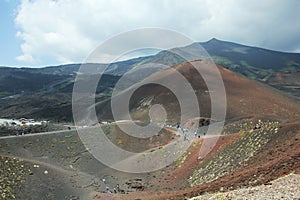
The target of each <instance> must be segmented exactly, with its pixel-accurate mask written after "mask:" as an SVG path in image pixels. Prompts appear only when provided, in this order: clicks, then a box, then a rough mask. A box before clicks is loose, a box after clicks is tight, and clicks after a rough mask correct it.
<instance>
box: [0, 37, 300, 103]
mask: <svg viewBox="0 0 300 200" xmlns="http://www.w3.org/2000/svg"><path fill="white" fill-rule="evenodd" d="M202 47H203V48H204V49H205V50H206V51H207V53H208V55H205V56H204V57H202V55H199V53H202V51H203V49H202ZM181 55H184V56H185V58H182V57H181ZM209 56H210V58H212V59H213V61H214V62H215V63H216V64H219V65H221V66H224V67H226V68H228V69H230V70H232V71H234V72H237V73H240V74H242V75H244V76H246V77H248V78H251V79H254V80H258V81H260V82H264V83H266V84H268V85H270V86H272V87H275V88H277V89H279V90H281V91H283V92H286V93H288V94H290V95H292V96H295V97H298V98H299V97H300V91H299V90H300V82H299V81H298V80H300V54H299V53H285V52H277V51H272V50H267V49H262V48H257V47H250V46H245V45H241V44H236V43H232V42H226V41H221V40H217V39H215V38H214V39H211V40H209V41H207V42H202V43H193V44H191V45H188V46H186V47H178V48H174V49H171V50H163V51H161V52H159V53H158V54H156V55H153V56H146V57H140V58H134V59H130V60H127V61H120V62H116V63H112V64H110V65H108V64H84V65H88V66H89V67H91V68H99V69H101V70H103V69H104V68H106V67H107V69H106V70H105V74H108V75H112V76H122V75H123V74H124V73H126V72H129V71H130V70H137V69H144V70H143V71H142V73H147V75H151V74H152V73H155V72H157V71H159V70H161V69H163V67H161V66H160V65H165V66H166V67H169V66H173V65H175V64H179V63H182V62H185V61H192V60H197V59H203V58H204V59H206V58H208V57H209ZM80 65H81V64H69V65H60V66H51V67H44V68H10V67H0V91H1V92H0V97H5V96H9V95H13V94H19V93H21V92H22V91H24V92H40V91H44V92H45V91H48V92H49V91H51V92H61V90H63V92H72V83H73V81H74V79H75V77H76V75H77V71H78V70H79V67H80ZM66 85H69V86H66ZM66 87H67V88H68V89H62V88H66Z"/></svg>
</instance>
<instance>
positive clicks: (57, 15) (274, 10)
mask: <svg viewBox="0 0 300 200" xmlns="http://www.w3.org/2000/svg"><path fill="white" fill-rule="evenodd" d="M144 27H159V28H165V29H171V30H175V31H178V32H180V33H182V34H185V35H187V36H189V37H191V38H193V39H194V40H196V41H199V42H203V41H207V40H209V39H211V38H218V39H220V40H225V41H232V42H236V43H241V44H245V45H250V46H258V47H262V48H267V49H272V50H277V51H285V52H297V53H300V1H299V0H285V1H282V0H251V1H249V0H189V1H184V0H0V48H1V54H0V66H33V67H39V66H49V65H58V64H66V63H80V62H84V60H85V58H86V57H87V56H88V55H89V54H90V53H91V52H92V51H93V50H94V49H95V48H96V47H97V46H99V45H100V44H101V43H103V42H104V41H106V40H107V39H109V38H112V37H113V36H116V35H118V34H120V33H123V32H126V31H130V30H133V29H138V28H144Z"/></svg>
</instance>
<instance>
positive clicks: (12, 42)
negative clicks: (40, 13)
mask: <svg viewBox="0 0 300 200" xmlns="http://www.w3.org/2000/svg"><path fill="white" fill-rule="evenodd" d="M19 3H20V2H19V1H18V0H15V1H5V0H2V1H0V44H1V46H0V48H1V54H0V65H9V66H13V65H19V64H21V63H18V62H17V61H16V60H15V59H14V58H15V57H17V55H19V54H21V49H20V45H21V43H22V40H21V39H19V38H17V36H16V33H17V29H16V27H15V24H14V17H15V14H16V9H17V6H18V5H19Z"/></svg>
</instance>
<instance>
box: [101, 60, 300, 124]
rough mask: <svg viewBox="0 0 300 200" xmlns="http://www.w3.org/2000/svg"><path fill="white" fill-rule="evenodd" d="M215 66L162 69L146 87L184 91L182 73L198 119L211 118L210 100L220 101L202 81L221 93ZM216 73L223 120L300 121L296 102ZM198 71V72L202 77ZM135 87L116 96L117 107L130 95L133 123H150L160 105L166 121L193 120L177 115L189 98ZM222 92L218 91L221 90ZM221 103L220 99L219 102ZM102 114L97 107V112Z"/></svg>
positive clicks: (195, 64) (225, 72)
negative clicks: (223, 98) (151, 114)
mask: <svg viewBox="0 0 300 200" xmlns="http://www.w3.org/2000/svg"><path fill="white" fill-rule="evenodd" d="M214 66H215V64H213V63H211V62H208V61H193V62H186V63H182V64H178V65H175V66H173V67H172V68H169V69H165V70H163V71H160V72H157V73H155V74H153V75H151V76H150V77H148V78H147V79H145V80H144V82H145V83H150V82H154V83H157V82H160V81H161V80H166V81H167V82H168V83H169V85H176V86H178V88H177V89H178V91H179V92H180V90H183V89H184V88H181V87H180V84H181V82H180V81H181V79H179V78H178V74H177V73H175V72H174V69H175V70H177V72H179V73H181V74H182V75H183V76H184V78H185V79H186V80H187V81H188V82H189V83H190V84H191V86H192V88H193V89H194V91H192V92H193V93H194V94H196V96H197V99H198V103H199V109H200V115H201V117H205V118H210V117H211V113H210V112H211V102H212V101H211V97H212V98H215V97H217V98H218V97H219V96H218V94H216V95H213V93H217V92H218V91H213V90H208V87H207V84H206V82H205V81H204V79H203V77H208V78H209V79H210V80H209V83H208V84H210V87H212V88H217V90H220V88H221V87H222V85H217V84H218V81H214V80H217V78H216V77H217V73H216V72H214V70H211V69H212V68H213V67H214ZM217 69H218V71H219V72H220V74H221V76H222V79H223V82H224V86H225V93H226V100H227V102H221V101H217V103H218V104H225V105H226V106H227V111H226V119H227V120H229V119H233V118H237V117H246V116H274V117H276V118H280V119H295V118H299V117H300V106H299V104H298V102H296V101H295V100H293V99H291V98H289V97H286V96H284V95H283V94H282V93H280V92H279V91H277V90H276V89H273V88H271V87H269V86H266V85H264V84H262V83H259V82H257V81H254V80H250V79H248V78H246V77H244V76H242V75H239V74H236V73H234V72H232V71H230V70H228V69H225V68H223V67H221V66H219V65H217ZM198 71H201V75H200V74H199V72H198ZM140 85H141V84H140V83H138V84H136V85H133V86H132V87H130V88H129V89H127V90H125V91H124V92H123V93H121V94H120V95H117V96H116V97H115V98H116V99H115V101H116V102H118V101H119V104H116V105H123V104H120V103H121V102H122V101H123V100H124V99H123V98H122V94H124V93H126V92H133V95H132V96H131V99H130V102H129V106H130V114H131V116H132V117H133V118H134V119H136V120H142V121H145V120H149V115H148V113H149V110H150V108H151V106H152V105H155V104H161V105H162V106H164V108H165V110H166V112H167V115H168V121H171V122H179V120H180V116H181V115H183V116H184V117H185V119H188V116H193V115H195V113H180V105H179V101H182V102H189V98H190V96H183V97H181V98H182V99H178V98H177V97H176V96H175V94H174V93H173V92H172V91H171V90H169V89H168V88H166V87H164V86H161V85H159V84H145V85H142V86H140ZM220 91H221V90H220ZM220 99H221V98H220ZM99 109H100V110H101V108H99V107H98V109H97V110H99ZM194 110H195V109H193V108H192V109H190V110H188V111H187V112H194ZM101 117H103V118H110V117H111V114H110V113H109V112H108V114H106V115H102V116H100V118H101Z"/></svg>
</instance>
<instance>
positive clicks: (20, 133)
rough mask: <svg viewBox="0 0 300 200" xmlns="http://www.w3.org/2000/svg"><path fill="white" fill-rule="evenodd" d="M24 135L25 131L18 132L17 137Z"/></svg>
mask: <svg viewBox="0 0 300 200" xmlns="http://www.w3.org/2000/svg"><path fill="white" fill-rule="evenodd" d="M19 135H24V131H16V136H19Z"/></svg>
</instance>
